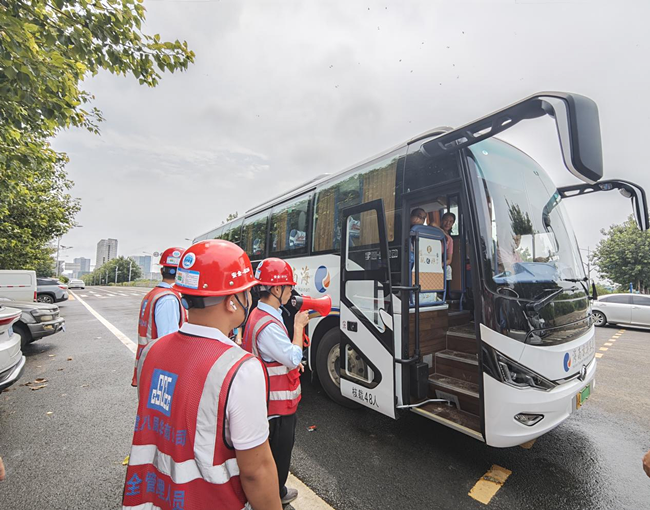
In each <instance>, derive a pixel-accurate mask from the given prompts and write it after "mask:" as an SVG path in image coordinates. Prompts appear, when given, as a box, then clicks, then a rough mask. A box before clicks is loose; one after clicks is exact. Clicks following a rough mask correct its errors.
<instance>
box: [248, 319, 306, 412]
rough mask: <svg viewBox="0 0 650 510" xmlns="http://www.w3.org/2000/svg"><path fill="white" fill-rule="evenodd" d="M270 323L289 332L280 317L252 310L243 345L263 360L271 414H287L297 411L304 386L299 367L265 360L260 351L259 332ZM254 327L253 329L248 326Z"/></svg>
mask: <svg viewBox="0 0 650 510" xmlns="http://www.w3.org/2000/svg"><path fill="white" fill-rule="evenodd" d="M270 324H278V325H279V326H280V327H282V329H283V330H284V332H285V333H286V334H287V338H288V336H289V333H288V332H287V328H285V327H284V324H282V323H281V322H280V321H279V320H278V319H276V318H275V317H273V316H272V315H270V314H268V313H267V312H264V311H262V310H260V309H259V308H255V309H254V310H253V312H251V317H250V318H249V325H248V326H247V329H246V330H245V331H244V339H243V345H242V347H244V349H250V352H252V353H253V354H254V355H255V356H256V357H257V358H259V359H260V361H262V363H263V364H264V366H265V367H266V371H267V373H268V375H269V386H270V392H269V412H268V415H269V416H276V415H281V416H287V415H291V414H293V413H295V412H296V408H297V406H298V403H299V402H300V398H301V394H302V388H301V386H300V372H299V370H298V368H294V369H290V368H288V367H286V366H284V365H283V364H282V363H278V362H277V361H271V362H269V361H265V360H264V359H263V358H262V357H261V356H260V353H259V348H258V345H257V342H258V338H259V334H260V333H261V332H262V331H263V330H264V328H266V327H267V326H269V325H270ZM249 327H252V329H251V330H249V329H248V328H249Z"/></svg>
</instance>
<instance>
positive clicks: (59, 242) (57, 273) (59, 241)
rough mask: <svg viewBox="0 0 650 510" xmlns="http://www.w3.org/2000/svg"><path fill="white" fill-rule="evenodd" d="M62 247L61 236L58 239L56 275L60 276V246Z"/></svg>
mask: <svg viewBox="0 0 650 510" xmlns="http://www.w3.org/2000/svg"><path fill="white" fill-rule="evenodd" d="M60 245H61V236H59V237H57V238H56V275H57V276H59V246H60Z"/></svg>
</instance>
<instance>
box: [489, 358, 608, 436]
mask: <svg viewBox="0 0 650 510" xmlns="http://www.w3.org/2000/svg"><path fill="white" fill-rule="evenodd" d="M595 375H596V358H594V359H593V361H592V362H591V363H590V364H589V365H588V367H587V374H586V376H585V378H584V380H582V381H581V380H579V379H578V378H575V379H573V380H571V381H569V382H567V383H564V384H561V385H559V386H558V387H556V388H554V389H553V390H551V391H539V390H534V389H532V388H531V389H519V388H514V387H512V386H509V385H507V384H504V383H502V382H500V381H497V380H496V379H493V378H492V377H490V376H489V375H487V374H483V396H484V402H485V407H484V409H485V413H484V415H485V440H486V443H487V444H488V445H490V446H495V447H497V448H506V447H510V446H517V445H520V444H522V443H525V442H527V441H530V440H532V439H535V438H538V437H539V436H541V435H543V434H546V433H547V432H548V431H550V430H552V429H554V428H555V427H557V426H558V425H559V424H560V423H562V422H563V421H564V420H566V419H567V418H568V417H569V416H570V415H571V413H573V412H574V411H576V408H577V403H576V401H577V395H578V393H579V392H580V391H582V390H583V389H584V388H585V387H586V386H587V385H590V390H591V392H592V393H593V390H594V386H595V384H596V382H595ZM520 413H528V414H539V415H543V416H544V418H542V419H541V420H540V421H539V422H537V423H536V424H535V425H531V426H528V425H524V424H522V423H520V422H518V421H517V420H516V419H515V416H516V415H517V414H520Z"/></svg>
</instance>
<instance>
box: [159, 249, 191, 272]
mask: <svg viewBox="0 0 650 510" xmlns="http://www.w3.org/2000/svg"><path fill="white" fill-rule="evenodd" d="M184 251H185V248H179V247H178V246H174V247H173V248H167V249H166V250H165V251H164V252H162V255H160V262H159V264H160V265H161V266H163V267H176V266H178V263H179V262H180V261H181V255H182V254H183V252H184Z"/></svg>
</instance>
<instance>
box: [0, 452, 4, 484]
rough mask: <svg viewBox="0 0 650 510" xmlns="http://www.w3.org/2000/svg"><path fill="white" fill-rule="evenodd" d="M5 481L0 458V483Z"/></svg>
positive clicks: (0, 458)
mask: <svg viewBox="0 0 650 510" xmlns="http://www.w3.org/2000/svg"><path fill="white" fill-rule="evenodd" d="M4 479H5V465H4V464H3V463H2V457H0V482H1V481H2V480H4Z"/></svg>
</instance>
